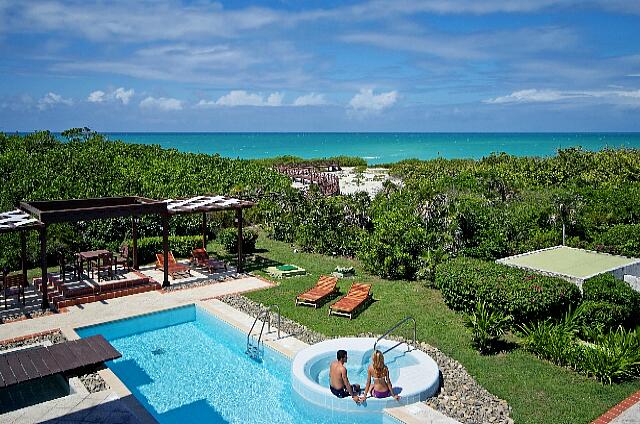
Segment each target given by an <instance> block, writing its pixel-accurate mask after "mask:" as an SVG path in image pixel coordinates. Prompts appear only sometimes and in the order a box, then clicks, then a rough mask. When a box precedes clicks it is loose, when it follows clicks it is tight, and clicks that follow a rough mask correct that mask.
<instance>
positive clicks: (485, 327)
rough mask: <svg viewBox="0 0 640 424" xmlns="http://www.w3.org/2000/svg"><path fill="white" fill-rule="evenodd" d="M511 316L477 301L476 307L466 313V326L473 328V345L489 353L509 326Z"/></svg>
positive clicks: (481, 351) (482, 351) (480, 350)
mask: <svg viewBox="0 0 640 424" xmlns="http://www.w3.org/2000/svg"><path fill="white" fill-rule="evenodd" d="M510 323H511V316H509V315H505V314H503V313H502V312H500V311H497V310H493V311H492V310H490V309H489V308H487V305H486V304H485V303H484V302H478V303H476V309H475V310H474V311H473V312H472V313H470V314H467V315H465V317H464V324H465V327H467V328H469V329H470V330H471V334H472V340H473V345H474V347H475V348H476V349H478V351H479V352H480V353H489V352H491V351H493V350H494V348H495V347H496V342H497V341H498V339H499V338H500V337H502V335H503V334H504V333H505V331H506V330H507V329H508V328H509V325H510Z"/></svg>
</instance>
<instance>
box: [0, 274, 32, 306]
mask: <svg viewBox="0 0 640 424" xmlns="http://www.w3.org/2000/svg"><path fill="white" fill-rule="evenodd" d="M27 285H28V284H27V280H26V279H25V278H24V274H22V273H19V274H18V273H16V274H9V273H8V272H7V270H6V269H5V270H4V271H3V272H2V291H3V292H4V308H5V309H7V298H8V297H10V296H15V297H17V298H18V302H20V295H22V304H23V305H24V303H25V300H24V288H25V287H27Z"/></svg>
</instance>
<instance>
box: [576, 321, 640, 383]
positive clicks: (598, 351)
mask: <svg viewBox="0 0 640 424" xmlns="http://www.w3.org/2000/svg"><path fill="white" fill-rule="evenodd" d="M581 356H582V357H581V360H580V363H579V364H577V366H578V367H579V368H580V369H581V370H582V371H583V372H584V373H585V374H587V375H590V376H592V377H595V378H596V379H597V380H599V381H601V382H603V383H607V384H612V383H614V382H619V381H624V380H631V379H634V378H638V377H640V337H639V335H638V333H637V332H635V331H627V330H625V329H624V328H622V327H618V329H617V330H616V331H612V332H610V333H607V334H601V335H600V336H599V337H597V338H596V339H595V340H594V342H593V344H589V345H584V346H583V348H582V355H581Z"/></svg>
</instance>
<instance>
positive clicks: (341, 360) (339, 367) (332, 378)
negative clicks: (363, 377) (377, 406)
mask: <svg viewBox="0 0 640 424" xmlns="http://www.w3.org/2000/svg"><path fill="white" fill-rule="evenodd" d="M336 358H337V359H336V360H335V361H333V362H332V363H331V366H330V367H329V389H331V393H333V394H334V395H335V396H337V397H339V398H345V397H347V396H351V399H353V401H354V402H355V403H360V402H361V400H360V397H359V396H358V393H359V392H360V385H359V384H354V385H351V383H349V377H347V368H346V367H345V366H344V364H346V363H347V351H346V350H342V349H340V350H339V351H338V353H337V354H336Z"/></svg>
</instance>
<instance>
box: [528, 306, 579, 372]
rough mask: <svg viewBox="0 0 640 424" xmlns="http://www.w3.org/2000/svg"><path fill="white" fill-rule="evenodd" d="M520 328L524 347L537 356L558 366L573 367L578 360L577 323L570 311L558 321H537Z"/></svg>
mask: <svg viewBox="0 0 640 424" xmlns="http://www.w3.org/2000/svg"><path fill="white" fill-rule="evenodd" d="M521 330H522V333H523V345H524V347H525V348H526V349H527V350H529V351H530V352H532V353H534V354H535V355H537V356H538V357H540V358H543V359H546V360H548V361H551V362H553V363H554V364H556V365H560V366H572V367H573V366H574V365H575V364H577V363H579V362H580V358H581V347H580V345H579V344H578V343H577V341H576V334H577V333H578V331H579V325H578V323H577V322H575V320H573V318H572V315H571V314H570V313H569V314H567V315H566V316H565V318H564V319H563V320H561V321H560V322H554V321H552V320H549V319H547V320H544V321H537V322H533V323H529V324H524V325H522V326H521Z"/></svg>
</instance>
